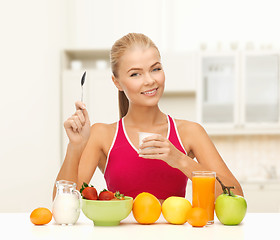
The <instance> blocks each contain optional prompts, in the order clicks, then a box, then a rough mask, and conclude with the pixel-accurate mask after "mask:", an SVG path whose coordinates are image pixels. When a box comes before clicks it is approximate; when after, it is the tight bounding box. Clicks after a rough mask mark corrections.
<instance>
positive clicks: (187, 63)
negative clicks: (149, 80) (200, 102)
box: [162, 52, 197, 93]
mask: <svg viewBox="0 0 280 240" xmlns="http://www.w3.org/2000/svg"><path fill="white" fill-rule="evenodd" d="M162 64H163V69H164V72H165V92H175V93H176V92H194V91H195V89H196V82H195V71H196V70H197V68H196V54H195V53H194V52H188V53H172V54H171V53H169V54H162Z"/></svg>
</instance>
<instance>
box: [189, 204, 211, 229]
mask: <svg viewBox="0 0 280 240" xmlns="http://www.w3.org/2000/svg"><path fill="white" fill-rule="evenodd" d="M207 222H208V215H207V212H206V210H205V209H204V208H199V207H194V208H192V209H191V210H190V211H189V213H188V223H189V224H190V225H192V226H193V227H203V226H205V225H206V224H207Z"/></svg>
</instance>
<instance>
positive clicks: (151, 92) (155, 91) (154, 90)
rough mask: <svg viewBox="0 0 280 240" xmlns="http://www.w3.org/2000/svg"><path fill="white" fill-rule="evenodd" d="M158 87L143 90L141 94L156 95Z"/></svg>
mask: <svg viewBox="0 0 280 240" xmlns="http://www.w3.org/2000/svg"><path fill="white" fill-rule="evenodd" d="M157 90H158V88H153V89H151V90H148V91H145V92H141V94H144V95H145V96H154V95H156V93H157Z"/></svg>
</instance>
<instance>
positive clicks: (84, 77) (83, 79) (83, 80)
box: [81, 71, 86, 102]
mask: <svg viewBox="0 0 280 240" xmlns="http://www.w3.org/2000/svg"><path fill="white" fill-rule="evenodd" d="M85 80H86V71H85V72H84V74H83V76H82V79H81V88H82V96H81V102H83V97H84V88H83V86H84V83H85Z"/></svg>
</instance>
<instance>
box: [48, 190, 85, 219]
mask: <svg viewBox="0 0 280 240" xmlns="http://www.w3.org/2000/svg"><path fill="white" fill-rule="evenodd" d="M52 214H53V217H54V220H55V221H56V223H58V224H75V223H76V222H77V220H78V218H79V216H80V199H78V197H77V195H75V194H70V193H63V194H58V195H57V196H56V198H55V200H54V202H53V208H52Z"/></svg>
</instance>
